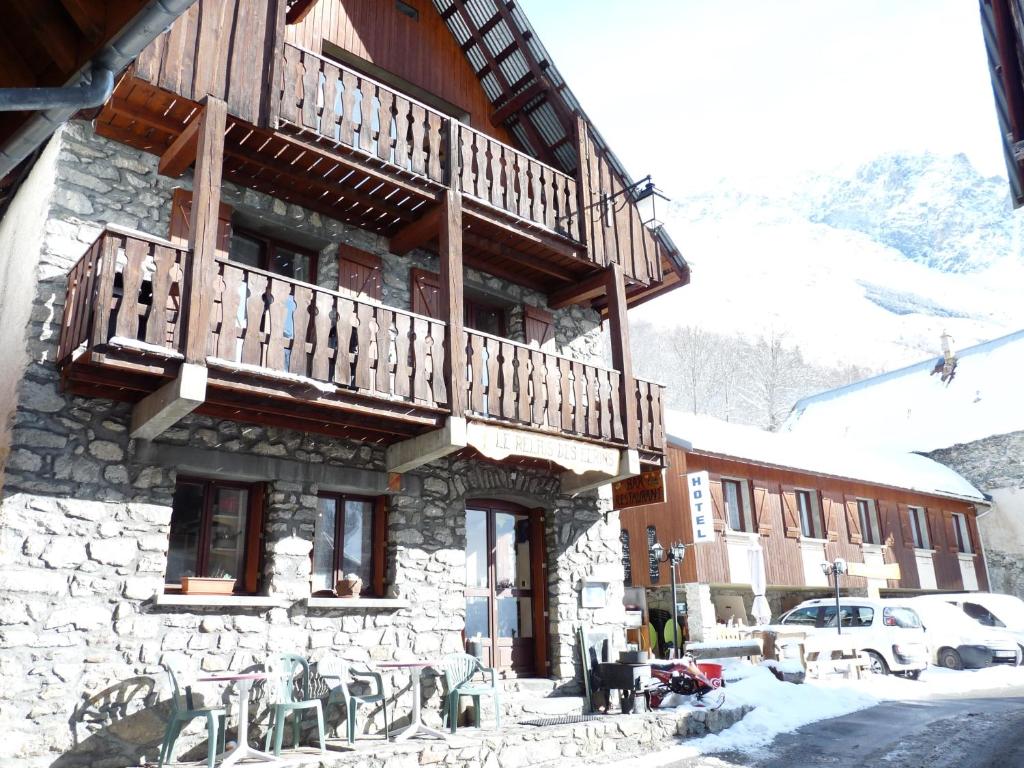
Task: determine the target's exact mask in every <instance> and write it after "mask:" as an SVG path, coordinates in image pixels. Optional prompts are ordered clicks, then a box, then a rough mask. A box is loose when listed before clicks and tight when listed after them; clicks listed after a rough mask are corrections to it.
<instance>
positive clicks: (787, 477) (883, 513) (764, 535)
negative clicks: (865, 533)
mask: <svg viewBox="0 0 1024 768" xmlns="http://www.w3.org/2000/svg"><path fill="white" fill-rule="evenodd" d="M666 460H667V462H668V469H667V470H666V489H667V498H668V501H666V502H664V503H662V504H651V505H648V506H643V507H636V508H633V509H626V510H623V511H622V512H621V523H622V528H624V529H626V530H627V531H629V537H630V541H631V544H632V564H633V568H632V570H633V584H634V586H651V585H650V580H649V578H648V574H647V568H646V564H647V559H646V558H647V545H646V541H647V539H646V533H645V532H646V529H647V527H648V526H654V527H655V528H656V529H657V533H658V540H659V541H660V542H661V543H662V544H663V545H665V546H666V547H667V546H668V545H669V544H670V543H671V542H673V541H676V540H680V541H683V542H692V541H693V532H692V527H691V524H690V512H689V500H688V495H687V492H686V482H685V475H686V473H688V472H699V471H702V470H707V472H708V473H709V476H710V479H711V481H712V491H713V496H714V497H715V506H716V507H720V506H721V494H720V486H718V485H717V484H718V483H720V482H721V478H722V477H723V476H724V477H728V478H736V479H740V480H747V481H749V483H750V500H751V505H752V507H753V519H752V522H753V528H754V530H757V531H759V532H760V534H761V535H760V541H761V545H762V547H763V548H764V553H765V570H766V575H767V578H768V584H769V586H771V587H802V586H806V583H805V580H804V572H803V562H802V560H801V556H800V543H799V539H798V538H791V537H787V536H786V535H785V524H784V520H783V506H784V502H783V492H784V490H785V489H790V488H807V489H814V490H817V491H818V492H819V493H820V499H821V507H822V513H823V518H824V520H825V527H826V531H827V541H826V544H825V552H826V555H827V557H828V558H829V559H835V558H837V557H842V558H844V559H846V560H847V561H850V562H863V561H864V554H863V548H862V546H861V544H860V543H859V541H858V539H859V531H858V530H857V528H858V526H856V525H854V526H853V527H852V529H851V525H850V516H849V515H848V514H847V513H846V503H847V502H852V501H854V500H856V499H858V498H861V499H874V500H875V503H876V505H877V507H878V516H879V525H880V527H881V531H880V534H881V539H882V543H883V544H885V546H884V547H883V555H884V557H885V562H888V563H892V562H895V563H899V564H900V571H901V573H902V578H901V579H900V581H898V582H895V581H890V582H889V584H888V586H889V587H890V588H900V589H919V588H920V581H919V579H918V573H917V563H916V561H915V559H914V549H913V542H912V541H910V540H909V538H907V536H909V533H905V532H904V526H903V520H904V519H906V515H907V508H908V506H919V507H924V508H925V510H926V511H927V516H928V525H929V532H930V536H931V542H932V547H933V549H934V550H935V551H934V554H933V562H934V564H935V577H936V582H937V586H938V588H939V589H944V590H960V589H963V581H962V579H961V575H960V566H959V560H958V557H957V552H956V543H955V540H953V539H951V538H950V536H951V533H950V531H951V529H950V528H949V526H947V525H946V523H945V520H946V516H947V515H951V514H952V513H953V512H962V513H964V514H965V515H966V517H967V520H968V525H969V526H970V530H971V537H972V539H971V540H972V544H973V547H974V551H975V553H976V555H975V569H976V571H977V575H978V585H979V587H980V588H981V589H986V588H987V581H986V579H985V567H984V562H983V558H982V555H981V547H980V544H979V538H978V532H977V524H976V522H975V510H974V507H973V505H971V504H969V503H967V502H960V501H955V500H952V499H945V498H940V497H936V496H928V495H925V494H919V493H913V492H911V491H901V490H896V489H893V488H886V487H883V486H877V485H872V484H869V483H858V482H852V481H843V480H839V479H835V478H826V477H820V476H816V475H813V474H808V473H803V472H792V471H786V470H782V469H776V468H771V467H764V466H759V465H755V464H749V463H746V462H743V461H738V460H731V459H725V458H720V457H716V456H709V455H705V454H700V453H697V452H692V453H687V452H686V451H685V450H683V449H682V448H680V447H678V446H676V445H672V444H669V445H668V446H667V448H666ZM829 509H831V510H832V513H831V514H829ZM721 514H722V512H721V509H716V517H719V516H721ZM723 522H724V518H723V521H722V522H719V521H717V520H716V528H721V527H722V524H723ZM908 530H909V528H908ZM680 577H681V580H682V581H701V582H706V583H711V584H723V583H730V576H729V565H728V553H727V549H726V543H725V540H724V538H723V537H722V535H721V534H720V533H719V534H717V535H716V537H715V541H714V542H713V543H710V544H702V545H700V546H697V547H692V548H688V549H687V553H686V560H685V561H684V562H683V566H682V568H681V572H680ZM667 583H669V582H668V570H667V566H664V565H663V566H662V573H661V580H660V581H659V582H658V584H659V586H660V585H664V584H667ZM843 585H844V586H847V587H851V588H858V587H864V586H865V580H864V579H861V578H853V577H845V578H844V579H843Z"/></svg>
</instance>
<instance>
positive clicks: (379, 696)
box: [316, 658, 388, 744]
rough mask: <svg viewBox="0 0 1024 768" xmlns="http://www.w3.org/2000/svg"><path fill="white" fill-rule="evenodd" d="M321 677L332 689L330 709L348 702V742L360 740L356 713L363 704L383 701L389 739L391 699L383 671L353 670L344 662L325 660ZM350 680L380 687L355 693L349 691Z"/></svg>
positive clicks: (385, 734) (385, 737) (346, 713)
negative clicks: (363, 681) (358, 738)
mask: <svg viewBox="0 0 1024 768" xmlns="http://www.w3.org/2000/svg"><path fill="white" fill-rule="evenodd" d="M316 671H317V674H319V675H320V677H321V678H323V680H324V682H325V683H326V684H327V685H328V687H330V689H331V693H330V696H328V697H327V707H328V709H330V706H331V704H333V703H334V702H336V701H343V702H344V703H345V721H346V722H345V726H346V730H345V734H346V738H347V739H348V743H349V744H352V743H353V742H355V740H356V714H357V712H358V710H359V707H360V705H362V704H376V703H377V702H380V706H381V710H382V711H383V713H384V740H385V741H387V739H388V705H387V696H386V694H385V693H384V680H383V678H382V677H381V675H380V673H379V672H372V671H371V670H369V669H365V668H364V669H353V668H352V667H351V666H350V665H349V664H348V662H345V661H342V660H341V659H336V658H333V659H324V660H323V661H321V662H320V663H319V664H318V665H317V668H316ZM350 678H355V679H356V680H360V679H361V680H373V681H375V683H376V685H374V686H372V687H371V691H370V693H361V694H354V693H352V691H351V690H350V689H349V684H350V682H351V680H350Z"/></svg>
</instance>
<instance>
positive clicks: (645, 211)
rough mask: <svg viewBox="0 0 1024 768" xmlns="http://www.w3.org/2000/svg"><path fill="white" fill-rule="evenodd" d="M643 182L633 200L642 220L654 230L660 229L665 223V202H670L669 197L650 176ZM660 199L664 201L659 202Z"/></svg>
mask: <svg viewBox="0 0 1024 768" xmlns="http://www.w3.org/2000/svg"><path fill="white" fill-rule="evenodd" d="M641 184H643V186H642V187H640V189H639V190H638V191H637V192H636V195H635V197H634V198H633V201H634V202H635V203H636V209H637V212H638V213H639V214H640V221H642V222H643V224H644V226H645V227H647V228H648V229H650V230H652V231H654V230H657V229H660V228H661V227H662V226H663V225H664V224H665V222H664V221H663V217H664V215H665V210H666V206H665V203H667V202H669V199H668V198H667V197H665V195H663V194H662V193H661V191H660V190H659V189H658V188H657V187H656V186H654V182H653V181H651V177H650V176H648V177H647V179H646V180H645V181H642V182H641ZM659 199H660V200H662V201H663V202H660V203H659V202H658V200H659Z"/></svg>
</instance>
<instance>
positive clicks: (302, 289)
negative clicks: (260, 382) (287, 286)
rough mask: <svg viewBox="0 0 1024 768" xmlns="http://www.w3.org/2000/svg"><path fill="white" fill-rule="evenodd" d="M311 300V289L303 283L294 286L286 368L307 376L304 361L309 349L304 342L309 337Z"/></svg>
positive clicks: (307, 368) (307, 369)
mask: <svg viewBox="0 0 1024 768" xmlns="http://www.w3.org/2000/svg"><path fill="white" fill-rule="evenodd" d="M312 301H313V290H312V289H311V288H307V287H306V286H304V285H296V286H295V312H294V314H293V315H292V354H291V359H290V360H289V364H288V370H289V371H291V372H292V373H294V374H296V375H298V376H308V375H309V367H308V366H307V364H306V362H307V359H308V356H309V349H308V345H307V343H306V340H307V338H308V337H309V310H310V306H309V305H310V303H312Z"/></svg>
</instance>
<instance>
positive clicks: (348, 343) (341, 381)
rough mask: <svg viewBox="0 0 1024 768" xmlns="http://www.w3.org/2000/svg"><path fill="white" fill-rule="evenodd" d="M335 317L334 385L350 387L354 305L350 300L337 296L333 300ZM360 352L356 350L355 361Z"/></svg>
mask: <svg viewBox="0 0 1024 768" xmlns="http://www.w3.org/2000/svg"><path fill="white" fill-rule="evenodd" d="M334 305H335V307H336V310H335V311H336V313H337V317H336V319H335V321H334V331H335V338H336V339H337V343H338V346H337V349H335V351H334V383H335V384H337V385H339V386H342V387H351V386H352V354H353V353H352V328H353V323H354V322H355V312H356V303H355V302H354V301H352V299H347V298H345V297H344V296H338V297H336V298H335V299H334ZM360 352H361V350H359V349H358V347H357V349H356V351H355V355H356V359H357V360H358V359H359V355H360Z"/></svg>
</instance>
